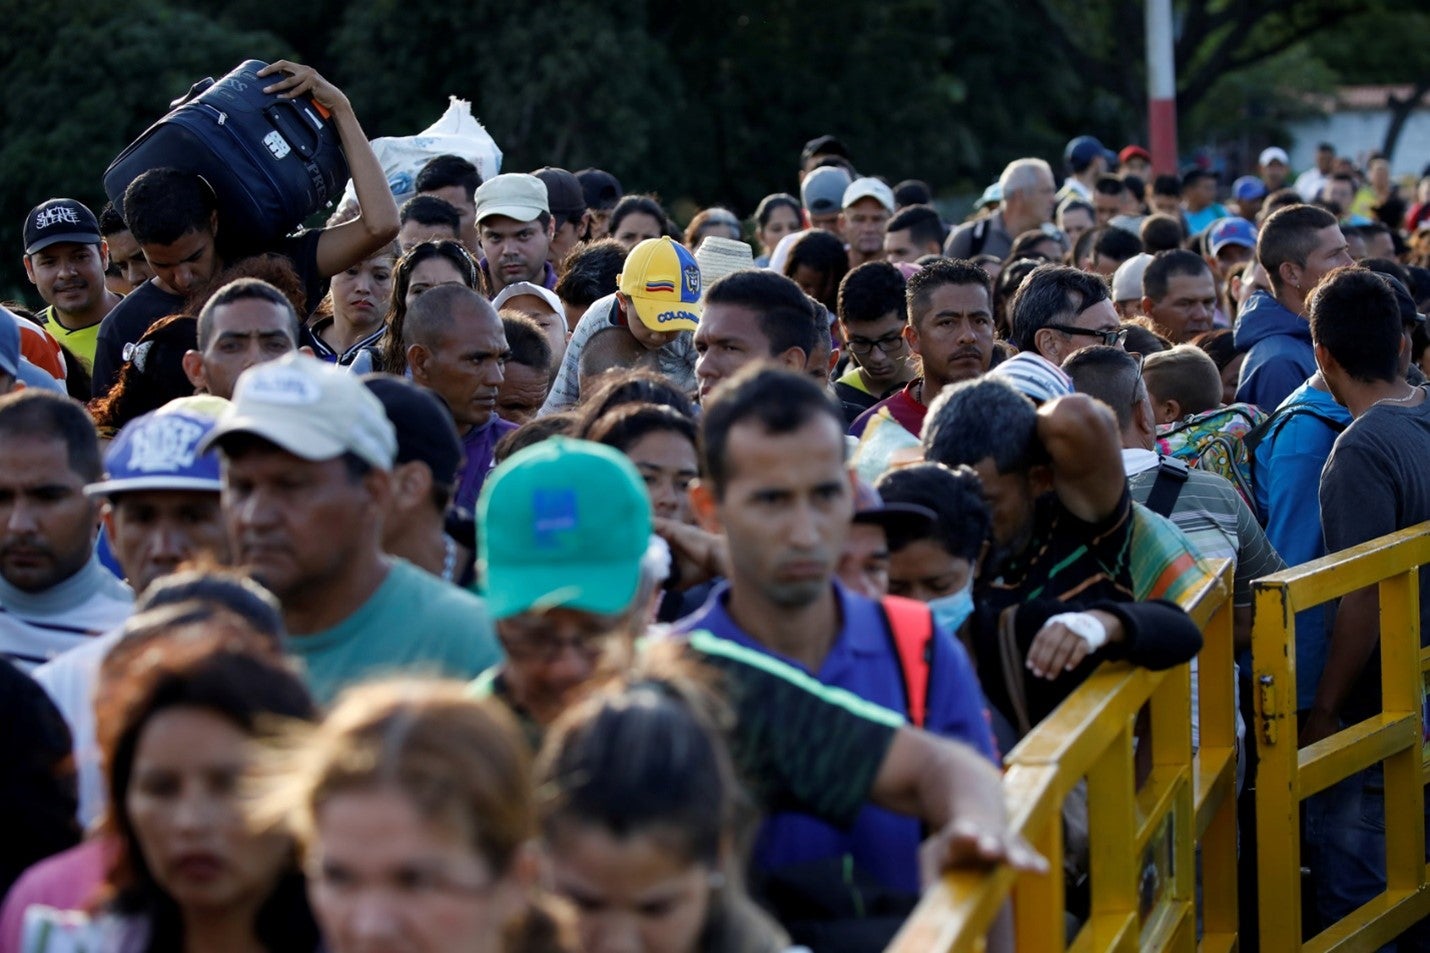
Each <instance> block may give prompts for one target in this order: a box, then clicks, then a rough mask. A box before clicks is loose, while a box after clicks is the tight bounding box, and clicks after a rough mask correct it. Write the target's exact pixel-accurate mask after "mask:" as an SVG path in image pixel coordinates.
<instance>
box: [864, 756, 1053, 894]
mask: <svg viewBox="0 0 1430 953" xmlns="http://www.w3.org/2000/svg"><path fill="white" fill-rule="evenodd" d="M870 799H871V800H872V801H874V802H875V803H876V804H878V805H880V806H881V807H886V808H888V809H890V810H892V811H897V812H899V813H901V814H910V815H913V816H914V817H917V818H919V819H920V820H921V821H923V822H924V823H925V824H926V825H927V826H928V828H929V829H930V830H933V831H934V832H935V833H934V834H933V835H932V836H930V837H929V839H928V840H927V841H925V842H924V846H923V849H922V850H921V851H920V857H919V860H920V871H921V874H922V877H923V881H924V883H926V884H927V883H931V882H932V881H933V880H934V879H935V878H936V877H937V876H938V874H939V873H940V872H941V871H943V870H947V869H949V868H952V867H970V866H974V867H978V866H987V865H991V864H994V863H998V862H1007V863H1008V864H1011V865H1012V866H1013V867H1016V868H1018V869H1019V870H1030V871H1036V872H1042V871H1045V870H1047V862H1046V861H1045V860H1044V859H1043V858H1042V857H1041V856H1040V855H1039V854H1038V852H1037V851H1035V850H1034V849H1033V848H1032V847H1031V846H1030V845H1029V844H1028V842H1027V841H1025V840H1024V839H1023V838H1022V837H1021V836H1020V835H1018V834H1015V833H1013V832H1012V831H1010V830H1009V829H1008V819H1007V815H1006V813H1005V811H1004V807H1003V783H1002V777H1001V775H999V773H998V771H997V769H996V768H994V767H993V766H992V765H991V764H989V763H988V760H987V759H986V758H984V757H983V756H982V755H980V754H979V753H978V752H977V751H975V750H973V749H972V748H970V747H969V746H968V745H965V744H962V743H960V742H957V741H950V740H947V739H944V738H939V737H937V736H935V735H931V734H929V733H928V732H924V731H919V730H917V729H913V728H902V729H900V730H899V731H898V733H897V734H896V735H895V736H894V740H893V743H892V744H890V746H889V749H888V751H887V752H886V753H885V755H884V760H883V762H882V763H881V764H880V766H879V773H878V775H877V776H876V777H875V779H874V787H873V790H872V791H870Z"/></svg>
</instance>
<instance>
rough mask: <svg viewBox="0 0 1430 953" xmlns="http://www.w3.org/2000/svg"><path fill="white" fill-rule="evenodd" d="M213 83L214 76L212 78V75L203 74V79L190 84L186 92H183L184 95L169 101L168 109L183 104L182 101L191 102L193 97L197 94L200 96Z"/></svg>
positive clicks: (196, 96) (195, 97) (176, 107)
mask: <svg viewBox="0 0 1430 953" xmlns="http://www.w3.org/2000/svg"><path fill="white" fill-rule="evenodd" d="M213 84H214V78H213V77H212V76H205V77H204V78H203V79H201V80H199V81H198V82H197V83H195V84H194V85H192V86H190V87H189V91H188V92H187V93H185V94H184V95H182V96H180V97H179V98H178V99H176V100H174V101H173V102H171V103H169V109H170V110H174V109H178V108H179V107H180V106H182V105H184V103H191V102H193V101H194V100H195V99H198V98H199V96H201V95H203V94H204V93H205V92H207V91H208V88H209V87H210V86H212V85H213Z"/></svg>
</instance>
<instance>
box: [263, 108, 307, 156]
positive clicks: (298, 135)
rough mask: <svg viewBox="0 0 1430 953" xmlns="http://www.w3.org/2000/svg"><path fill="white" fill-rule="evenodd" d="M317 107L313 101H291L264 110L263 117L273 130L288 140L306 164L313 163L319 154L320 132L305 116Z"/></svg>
mask: <svg viewBox="0 0 1430 953" xmlns="http://www.w3.org/2000/svg"><path fill="white" fill-rule="evenodd" d="M315 105H316V104H315V103H313V102H312V101H311V100H306V99H291V100H283V101H281V102H276V103H274V104H273V105H271V106H269V107H268V108H267V109H265V110H263V115H264V116H265V117H267V119H268V121H269V123H271V124H272V125H273V128H275V129H277V130H278V131H279V132H280V133H281V134H282V135H283V138H284V139H287V140H288V145H289V146H291V147H292V149H293V151H294V152H296V153H298V155H300V156H302V157H303V161H305V162H310V161H312V159H313V157H314V156H315V155H317V154H318V146H319V145H320V140H319V138H318V135H319V134H318V130H317V129H315V128H314V127H313V124H312V123H311V122H309V121H308V120H307V119H305V118H304V116H303V113H304V111H306V110H308V109H311V108H313V106H315Z"/></svg>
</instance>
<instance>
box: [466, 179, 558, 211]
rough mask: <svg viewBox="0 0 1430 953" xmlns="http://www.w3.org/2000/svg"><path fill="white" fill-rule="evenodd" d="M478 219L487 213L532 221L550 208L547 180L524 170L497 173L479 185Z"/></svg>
mask: <svg viewBox="0 0 1430 953" xmlns="http://www.w3.org/2000/svg"><path fill="white" fill-rule="evenodd" d="M476 205H477V221H479V222H480V221H481V220H482V219H484V218H486V217H487V216H488V215H505V216H506V217H507V218H512V219H516V220H517V221H518V222H530V221H532V220H533V219H535V218H536V217H537V216H538V215H540V214H541V213H543V212H550V211H551V200H550V198H549V197H548V196H547V193H546V183H545V182H543V181H541V180H540V179H538V178H537V177H536V176H534V175H527V174H526V173H525V172H507V173H504V174H502V175H498V176H494V177H492V178H490V179H487V181H485V182H483V183H482V184H481V185H480V186H478V187H477V194H476Z"/></svg>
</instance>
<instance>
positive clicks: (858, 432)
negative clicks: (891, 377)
mask: <svg viewBox="0 0 1430 953" xmlns="http://www.w3.org/2000/svg"><path fill="white" fill-rule="evenodd" d="M923 384H924V380H923V378H922V377H916V378H914V379H913V380H911V381H909V383H908V384H907V385H906V386H905V387H904V388H903V389H902V390H900V391H899V392H898V393H897V394H895V395H894V396H892V397H886V398H884V399H883V400H881V401H879V402H878V403H877V404H875V405H874V406H873V407H870V408H869V409H868V410H866V411H864V413H862V414H860V415H859V416H858V417H857V418H856V419H855V421H854V423H853V425H852V426H850V428H849V433H850V434H852V435H853V436H855V437H861V436H863V435H864V428H866V427H868V426H869V421H870V420H873V419H874V415H875V414H877V413H878V412H879V410H880V409H881V408H888V411H889V416H891V417H893V418H894V419H895V420H897V421H898V422H899V424H900V425H901V426H903V428H904V429H905V430H907V431H908V432H909V433H911V434H913V435H914V436H915V437H917V436H919V434H921V433H923V429H924V418H925V417H927V416H928V412H929V409H928V408H927V407H925V406H924V405H923V404H921V403H919V401H918V399H917V398H916V397H914V395H915V394H917V393H922V391H923Z"/></svg>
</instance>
